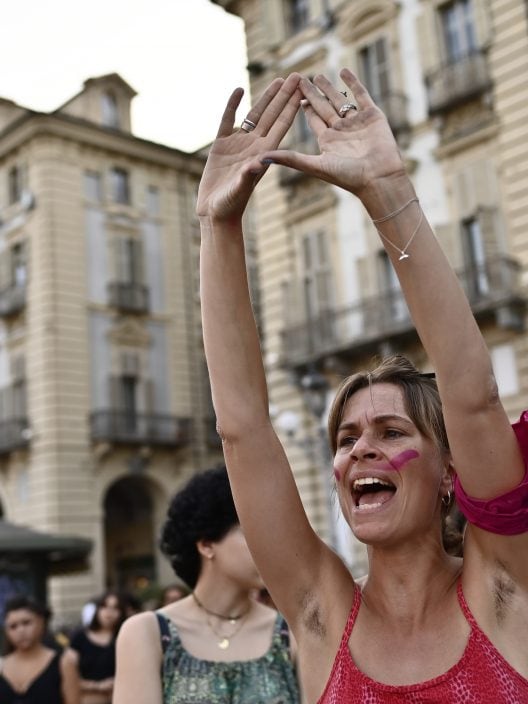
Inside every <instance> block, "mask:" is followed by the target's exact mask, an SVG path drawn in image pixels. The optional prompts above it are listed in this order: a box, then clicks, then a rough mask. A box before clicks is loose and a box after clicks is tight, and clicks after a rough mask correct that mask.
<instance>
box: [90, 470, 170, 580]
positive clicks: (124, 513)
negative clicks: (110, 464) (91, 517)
mask: <svg viewBox="0 0 528 704" xmlns="http://www.w3.org/2000/svg"><path fill="white" fill-rule="evenodd" d="M157 493H158V487H157V486H156V485H155V484H154V482H152V481H151V480H150V479H148V478H146V477H137V476H129V477H123V478H122V479H118V480H117V481H116V482H114V483H113V484H112V485H111V486H110V487H109V488H108V490H107V492H106V494H105V497H104V501H103V506H104V542H105V562H106V564H105V567H106V584H107V587H112V588H117V589H121V590H124V591H131V592H137V591H142V590H144V589H146V588H147V587H148V586H149V585H150V584H152V583H155V582H156V581H157V579H158V574H157V567H156V562H157V560H156V541H157V535H156V521H155V504H156V494H157Z"/></svg>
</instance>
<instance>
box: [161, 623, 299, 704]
mask: <svg viewBox="0 0 528 704" xmlns="http://www.w3.org/2000/svg"><path fill="white" fill-rule="evenodd" d="M156 616H157V618H158V623H159V627H160V632H161V643H162V649H163V666H162V680H163V704H298V703H299V690H298V685H297V678H296V675H295V668H294V665H293V662H292V659H291V655H290V641H289V633H288V626H287V625H286V622H285V620H284V618H283V617H282V616H281V615H280V614H279V615H277V620H276V621H275V626H274V629H273V637H272V639H271V646H270V648H269V650H268V652H267V653H265V655H263V656H262V657H260V658H256V659H253V660H237V661H234V662H213V661H210V660H200V659H198V658H195V657H193V656H192V655H191V654H190V653H189V652H187V650H185V648H184V647H183V645H182V642H181V640H180V637H179V635H178V630H177V628H176V626H175V624H174V623H173V622H172V621H171V620H170V619H168V618H167V617H166V616H165V615H163V614H161V613H159V612H156Z"/></svg>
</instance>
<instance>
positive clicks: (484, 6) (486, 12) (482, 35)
mask: <svg viewBox="0 0 528 704" xmlns="http://www.w3.org/2000/svg"><path fill="white" fill-rule="evenodd" d="M472 6H473V21H474V27H475V34H476V38H477V46H478V47H479V48H482V47H486V46H488V44H489V43H490V41H491V35H492V24H491V12H490V8H489V2H487V1H486V0H473V2H472Z"/></svg>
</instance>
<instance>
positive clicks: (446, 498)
mask: <svg viewBox="0 0 528 704" xmlns="http://www.w3.org/2000/svg"><path fill="white" fill-rule="evenodd" d="M442 504H443V505H444V506H445V507H446V508H447V507H448V506H449V505H450V504H451V492H450V491H448V492H447V494H444V495H443V496H442Z"/></svg>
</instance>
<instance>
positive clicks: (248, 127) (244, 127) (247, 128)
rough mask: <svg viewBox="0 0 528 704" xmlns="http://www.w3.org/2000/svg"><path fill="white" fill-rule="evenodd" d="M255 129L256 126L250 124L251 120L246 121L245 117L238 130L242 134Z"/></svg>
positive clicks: (252, 123)
mask: <svg viewBox="0 0 528 704" xmlns="http://www.w3.org/2000/svg"><path fill="white" fill-rule="evenodd" d="M255 127H256V124H255V123H254V122H252V121H251V120H248V118H247V117H245V118H244V119H243V120H242V124H241V125H240V129H241V130H244V132H252V131H253V130H254V129H255Z"/></svg>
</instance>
